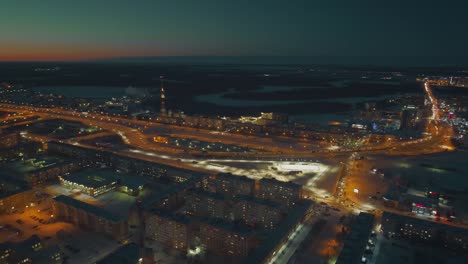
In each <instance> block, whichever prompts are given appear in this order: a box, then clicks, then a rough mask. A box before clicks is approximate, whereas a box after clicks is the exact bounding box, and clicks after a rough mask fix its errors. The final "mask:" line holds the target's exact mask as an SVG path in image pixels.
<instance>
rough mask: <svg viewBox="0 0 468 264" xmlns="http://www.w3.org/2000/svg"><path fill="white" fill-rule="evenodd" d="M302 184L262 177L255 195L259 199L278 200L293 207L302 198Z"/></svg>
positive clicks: (281, 203)
mask: <svg viewBox="0 0 468 264" xmlns="http://www.w3.org/2000/svg"><path fill="white" fill-rule="evenodd" d="M301 190H302V186H301V185H299V184H296V183H293V182H282V181H278V180H276V179H268V178H262V179H261V180H260V181H259V188H258V191H257V192H256V193H255V196H256V197H257V198H259V199H263V200H268V201H273V202H277V203H279V204H280V205H283V206H286V207H291V206H293V205H294V204H295V203H296V202H297V201H298V200H299V199H301Z"/></svg>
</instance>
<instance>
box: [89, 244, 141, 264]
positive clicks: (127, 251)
mask: <svg viewBox="0 0 468 264" xmlns="http://www.w3.org/2000/svg"><path fill="white" fill-rule="evenodd" d="M139 259H140V248H139V247H138V245H137V244H135V243H129V244H126V245H124V246H122V247H120V248H118V249H117V250H115V251H114V252H112V253H110V254H109V255H107V256H105V257H104V258H103V259H101V260H99V261H98V262H96V263H97V264H136V263H138V260H139Z"/></svg>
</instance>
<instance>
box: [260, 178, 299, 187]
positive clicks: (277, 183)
mask: <svg viewBox="0 0 468 264" xmlns="http://www.w3.org/2000/svg"><path fill="white" fill-rule="evenodd" d="M263 183H270V184H276V185H282V186H288V187H293V188H302V186H301V185H300V184H297V183H294V182H291V181H288V182H284V181H278V180H277V179H274V178H261V179H260V186H261V185H262V184H263Z"/></svg>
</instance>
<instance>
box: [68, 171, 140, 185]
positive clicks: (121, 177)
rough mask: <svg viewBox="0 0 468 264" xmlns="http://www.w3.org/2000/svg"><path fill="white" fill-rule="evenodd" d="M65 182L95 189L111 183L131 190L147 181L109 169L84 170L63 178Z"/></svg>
mask: <svg viewBox="0 0 468 264" xmlns="http://www.w3.org/2000/svg"><path fill="white" fill-rule="evenodd" d="M64 179H65V180H67V181H71V182H75V183H79V184H83V185H84V186H88V187H93V188H97V187H100V186H103V185H107V184H110V183H112V182H119V183H120V184H121V185H124V186H127V187H129V188H131V189H133V188H135V189H136V188H138V187H140V186H142V185H145V184H146V183H147V182H148V180H146V179H145V178H143V177H140V176H137V175H130V174H126V173H120V172H116V171H114V170H109V169H86V170H82V171H79V172H75V173H72V174H71V175H69V176H66V177H64Z"/></svg>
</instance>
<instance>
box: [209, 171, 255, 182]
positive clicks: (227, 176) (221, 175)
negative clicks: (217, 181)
mask: <svg viewBox="0 0 468 264" xmlns="http://www.w3.org/2000/svg"><path fill="white" fill-rule="evenodd" d="M216 178H224V179H232V180H236V181H244V182H248V183H253V182H255V180H254V179H251V178H248V177H247V176H236V175H233V174H232V173H229V172H221V173H218V174H217V175H216Z"/></svg>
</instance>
